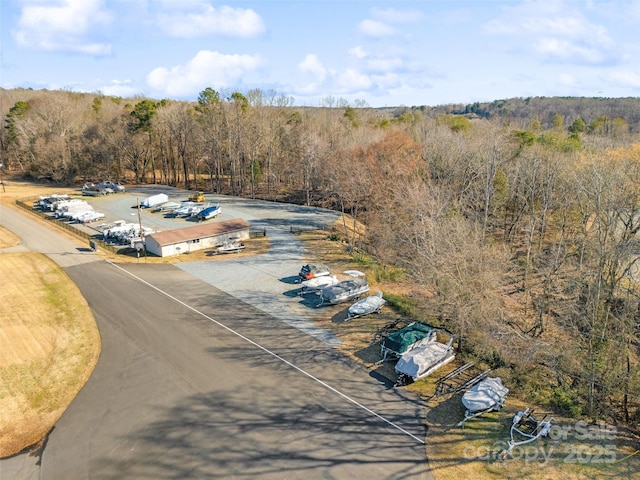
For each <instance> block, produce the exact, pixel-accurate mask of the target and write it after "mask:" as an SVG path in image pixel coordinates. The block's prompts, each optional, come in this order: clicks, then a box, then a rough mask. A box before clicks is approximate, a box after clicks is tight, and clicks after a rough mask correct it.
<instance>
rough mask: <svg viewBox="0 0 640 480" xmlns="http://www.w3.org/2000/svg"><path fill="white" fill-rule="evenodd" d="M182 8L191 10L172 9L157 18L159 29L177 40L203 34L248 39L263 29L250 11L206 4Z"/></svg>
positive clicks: (255, 15)
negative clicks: (177, 38)
mask: <svg viewBox="0 0 640 480" xmlns="http://www.w3.org/2000/svg"><path fill="white" fill-rule="evenodd" d="M176 3H177V4H180V2H176ZM186 6H187V7H191V8H192V9H191V10H190V11H183V10H184V8H182V9H174V10H172V11H170V12H163V13H160V14H159V15H158V22H159V25H160V27H161V28H162V29H163V30H164V31H165V32H166V33H168V34H169V35H172V36H174V37H181V38H194V37H200V36H207V35H224V36H229V37H243V38H251V37H255V36H258V35H261V34H263V33H264V32H265V30H266V28H265V25H264V22H263V20H262V18H261V17H260V15H258V14H257V13H256V12H255V11H253V10H251V9H245V8H232V7H229V6H222V7H220V8H218V9H216V8H214V7H212V6H211V5H208V4H206V3H202V4H198V5H195V8H193V6H192V5H191V4H189V3H187V4H186ZM183 7H184V5H183Z"/></svg>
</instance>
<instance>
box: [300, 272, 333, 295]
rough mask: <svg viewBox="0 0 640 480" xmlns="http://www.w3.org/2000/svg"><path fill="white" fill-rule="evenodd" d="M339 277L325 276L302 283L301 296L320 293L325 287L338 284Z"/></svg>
mask: <svg viewBox="0 0 640 480" xmlns="http://www.w3.org/2000/svg"><path fill="white" fill-rule="evenodd" d="M338 282H339V280H338V277H336V276H335V275H324V276H321V277H315V278H310V279H309V280H305V281H303V282H302V288H300V295H306V294H307V293H318V291H319V290H322V289H323V288H325V287H330V286H331V285H335V284H336V283H338Z"/></svg>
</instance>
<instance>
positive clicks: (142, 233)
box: [136, 198, 147, 263]
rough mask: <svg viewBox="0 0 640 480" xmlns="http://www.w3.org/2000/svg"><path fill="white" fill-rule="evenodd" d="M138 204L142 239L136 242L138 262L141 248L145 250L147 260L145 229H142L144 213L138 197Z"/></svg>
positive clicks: (145, 259)
mask: <svg viewBox="0 0 640 480" xmlns="http://www.w3.org/2000/svg"><path fill="white" fill-rule="evenodd" d="M136 202H137V204H138V226H139V228H140V241H139V242H137V243H136V253H137V255H138V262H139V261H140V250H142V251H143V252H144V261H145V263H146V262H147V249H146V247H145V243H144V230H143V229H142V213H141V211H140V199H139V198H136Z"/></svg>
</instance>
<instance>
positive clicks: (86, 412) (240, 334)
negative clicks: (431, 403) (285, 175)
mask: <svg viewBox="0 0 640 480" xmlns="http://www.w3.org/2000/svg"><path fill="white" fill-rule="evenodd" d="M121 198H124V197H121ZM249 203H251V202H249ZM278 206H279V205H278ZM129 208H130V207H129ZM223 208H224V207H223ZM287 209H288V208H284V209H279V208H278V209H276V208H272V207H270V206H269V205H258V206H257V207H256V208H255V209H251V208H250V207H245V206H244V205H243V206H242V208H238V210H237V211H236V212H233V211H232V209H231V207H230V206H229V212H228V213H230V214H237V215H245V216H244V217H242V218H246V219H248V220H249V221H250V223H252V224H262V226H263V227H264V228H268V229H269V231H268V233H267V234H268V235H269V238H270V240H271V242H272V246H273V249H272V251H271V252H270V253H269V254H267V255H264V256H260V257H255V258H252V259H248V258H241V259H230V260H225V261H216V262H196V263H193V264H191V263H190V264H185V263H183V264H180V266H179V268H178V267H174V266H171V265H151V264H127V265H114V264H110V263H107V262H105V261H102V260H101V259H100V258H99V257H98V256H97V255H94V254H92V253H90V252H87V251H86V249H85V247H84V246H81V245H74V246H71V245H70V244H69V241H68V240H66V239H65V238H64V237H60V236H59V235H57V234H56V233H55V232H52V231H50V230H48V229H46V227H43V226H42V225H41V224H40V223H38V222H33V221H32V220H30V219H29V218H26V217H24V216H23V215H21V214H20V213H18V212H14V211H11V212H7V211H5V210H7V209H5V210H3V213H2V216H1V217H0V223H2V225H3V226H5V227H7V228H9V229H10V230H12V231H14V232H15V233H16V234H18V235H19V236H21V238H23V246H25V247H27V248H29V249H32V250H35V251H42V252H44V253H46V254H47V255H49V256H51V257H52V258H54V260H56V261H58V262H59V263H60V264H61V265H62V266H63V267H64V268H65V270H66V271H67V273H68V274H69V275H70V276H71V278H72V279H73V280H74V281H75V282H76V283H77V284H78V286H79V287H80V288H81V290H82V292H83V295H84V296H85V298H86V299H87V301H88V302H89V305H90V306H91V309H92V311H93V313H94V316H95V318H96V321H97V323H98V327H99V329H100V333H101V338H102V353H101V357H100V360H99V362H98V365H97V367H96V369H95V371H94V373H93V375H92V376H91V378H90V380H89V381H88V382H87V384H86V386H85V387H84V388H83V390H82V391H81V392H80V393H79V394H78V396H77V397H76V399H75V400H74V402H73V403H72V404H71V406H70V407H69V408H68V409H67V411H66V412H65V414H64V415H63V416H62V418H61V419H60V420H59V422H58V423H57V424H56V426H55V428H54V430H53V431H52V432H51V434H50V436H49V438H48V442H47V443H46V446H45V448H44V449H43V451H41V452H38V455H39V456H38V455H36V456H33V457H30V456H28V455H20V456H17V457H14V458H12V459H8V460H3V461H0V478H2V479H3V480H4V479H13V478H53V479H59V478H65V479H75V478H100V479H102V478H114V479H115V478H118V479H121V478H136V479H138V478H154V479H155V478H279V479H281V478H367V477H368V478H372V479H377V478H430V474H429V472H428V466H427V462H426V456H425V446H424V434H425V432H424V411H423V406H422V404H421V403H420V402H419V401H417V399H416V398H415V397H413V396H412V395H406V394H404V392H402V391H397V390H395V389H392V388H389V386H388V385H386V384H384V383H382V382H380V381H378V380H377V379H375V378H373V377H371V376H370V375H369V372H368V371H367V370H366V369H365V368H363V367H361V366H360V365H358V364H356V363H355V362H352V361H350V360H349V359H347V358H346V357H344V356H343V355H341V354H340V353H338V352H337V351H336V350H335V349H334V348H333V346H334V345H336V344H337V339H336V338H335V337H333V336H332V335H330V334H329V333H328V332H324V331H322V330H321V329H317V328H316V327H314V326H313V325H312V324H311V322H309V321H308V320H307V319H306V318H305V313H306V312H307V311H308V308H309V307H308V306H307V305H304V304H301V302H300V300H299V299H298V298H294V297H292V296H290V295H287V294H286V292H287V291H288V290H290V289H291V288H292V285H291V284H290V283H288V281H289V280H288V279H289V278H290V277H291V276H292V275H295V273H297V271H298V270H299V268H300V266H301V262H302V257H301V254H302V249H301V246H300V245H299V244H298V243H297V242H296V241H295V238H294V237H293V236H292V235H289V234H288V233H287V230H288V222H289V219H288V218H287V217H286V216H285V215H283V214H282V210H285V211H286V210H287ZM276 210H277V212H276ZM290 212H291V221H295V222H303V223H304V222H308V223H309V224H312V223H313V222H314V221H316V216H315V215H313V216H312V217H311V218H308V219H307V218H306V217H305V213H304V212H303V210H300V209H298V207H293V206H292V207H290ZM37 237H39V238H45V237H46V238H47V241H46V242H44V245H43V244H42V243H38V242H36V241H35V240H31V238H37ZM71 243H73V242H71Z"/></svg>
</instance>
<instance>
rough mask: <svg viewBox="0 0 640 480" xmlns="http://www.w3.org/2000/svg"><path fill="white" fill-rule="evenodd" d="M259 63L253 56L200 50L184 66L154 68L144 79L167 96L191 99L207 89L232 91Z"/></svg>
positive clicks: (256, 57)
mask: <svg viewBox="0 0 640 480" xmlns="http://www.w3.org/2000/svg"><path fill="white" fill-rule="evenodd" d="M262 63H263V61H262V59H261V58H260V57H259V56H257V55H253V56H252V55H238V54H234V55H225V54H222V53H219V52H212V51H210V50H201V51H199V52H198V53H197V54H196V56H195V57H193V58H192V59H191V60H189V62H187V63H186V64H185V65H178V66H175V67H172V68H171V69H168V68H165V67H158V68H155V69H154V70H152V71H151V72H150V73H149V74H148V75H147V83H148V84H149V85H150V86H151V87H152V88H154V89H156V90H159V91H161V92H163V93H164V94H166V95H169V96H171V95H175V96H178V97H181V96H188V95H194V94H195V93H197V92H199V91H200V90H201V89H202V88H205V87H207V86H211V87H214V88H229V87H235V86H237V83H238V82H239V81H240V80H241V79H242V77H243V75H244V74H245V73H247V72H250V71H253V70H256V69H258V68H259V67H260V66H261V65H262Z"/></svg>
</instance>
